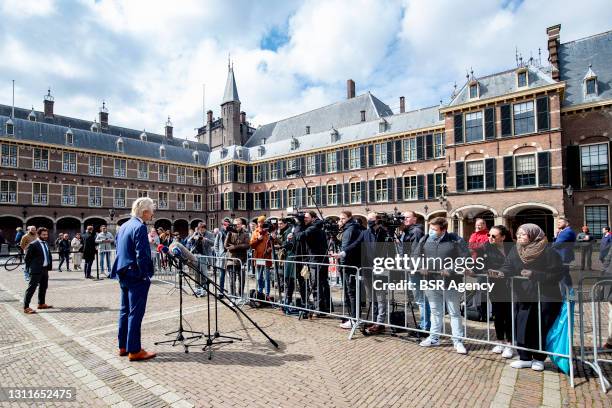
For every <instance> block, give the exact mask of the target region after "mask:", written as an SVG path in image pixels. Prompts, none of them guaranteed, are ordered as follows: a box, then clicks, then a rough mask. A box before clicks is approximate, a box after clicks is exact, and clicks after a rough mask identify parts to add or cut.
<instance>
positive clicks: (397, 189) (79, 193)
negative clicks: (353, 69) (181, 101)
mask: <svg viewBox="0 0 612 408" xmlns="http://www.w3.org/2000/svg"><path fill="white" fill-rule="evenodd" d="M560 28H561V27H560V26H554V27H550V28H548V29H547V36H548V52H549V64H541V63H540V62H539V61H534V60H529V61H520V60H519V61H517V64H516V66H515V67H510V69H508V70H505V71H502V72H496V73H493V74H491V75H486V76H481V77H477V76H475V75H474V74H473V73H471V74H470V75H468V76H467V77H466V78H465V81H464V84H463V85H462V86H461V87H460V88H459V89H455V90H454V91H453V94H452V96H451V100H450V102H449V103H447V104H441V105H439V106H432V107H427V108H422V109H418V110H414V111H411V112H405V109H404V106H405V101H404V98H403V97H401V98H400V111H399V112H398V113H394V112H392V110H391V109H390V108H389V106H388V105H386V104H385V103H384V102H382V101H381V100H380V99H378V98H376V97H375V96H374V95H372V94H371V93H369V92H367V93H365V94H361V95H356V93H355V83H354V82H353V81H352V80H349V81H347V98H346V99H345V100H342V101H339V102H337V103H334V104H331V105H328V106H324V107H321V108H318V109H315V110H313V111H310V112H305V113H302V114H299V115H296V116H293V117H290V118H287V119H283V120H279V121H277V122H274V123H270V124H266V125H263V126H260V127H258V128H257V129H255V128H253V127H251V125H250V124H249V123H248V122H247V121H246V114H244V112H243V111H241V103H240V100H239V98H238V90H237V86H236V79H235V76H234V70H233V67H231V66H230V67H228V78H227V83H226V87H225V93H224V97H223V101H222V104H221V117H220V118H218V119H214V118H213V116H212V112H211V111H209V112H208V118H207V124H206V125H205V126H203V127H202V128H200V129H199V130H198V134H197V136H196V138H197V140H198V143H195V142H186V141H182V140H178V139H176V138H173V137H172V126H171V124H170V123H169V122H168V124H167V126H166V131H165V134H164V135H154V134H149V135H147V136H145V139H146V140H143V137H141V136H140V133H141V132H139V131H135V130H130V129H124V128H119V127H115V126H109V125H108V116H107V115H108V113H107V112H104V109H102V110H101V112H100V120H99V122H100V123H98V122H97V121H94V122H93V123H92V122H87V121H80V120H77V119H72V118H64V117H59V116H55V115H53V113H52V112H51V115H45V114H44V113H41V112H36V111H33V112H31V113H28V112H29V111H27V110H23V109H16V110H15V114H14V115H12V114H11V112H10V108H9V107H7V106H4V107H0V128H1V129H2V131H1V132H3V133H2V135H1V136H0V141H1V142H2V162H1V163H0V164H1V166H2V167H1V168H0V179H1V180H2V190H1V191H0V205H1V206H2V209H3V210H5V211H3V212H4V213H5V214H7V215H10V219H11V220H12V221H11V222H13V224H16V223H19V222H24V221H25V222H26V223H28V222H30V221H31V217H35V216H36V217H45V219H46V220H48V222H51V223H53V226H54V227H55V228H56V229H57V230H62V228H63V227H64V226H63V223H62V222H61V221H62V220H63V219H65V218H64V217H65V213H66V207H74V216H71V217H72V220H73V221H71V222H72V223H73V224H74V225H76V224H77V223H80V224H83V223H84V222H85V223H86V222H88V217H97V218H98V221H100V222H101V221H102V219H104V220H106V222H108V221H110V219H109V213H108V210H109V209H111V208H114V209H115V217H114V218H115V220H118V222H121V221H122V220H124V219H125V217H126V214H127V212H128V210H127V208H125V209H124V208H122V207H121V206H117V205H114V204H117V202H116V201H117V200H119V203H120V204H121V203H123V201H121V200H122V199H123V200H125V201H127V202H128V203H129V201H131V199H133V198H135V197H137V196H138V195H140V194H144V191H145V190H146V191H147V194H149V195H150V196H151V197H153V198H154V199H156V200H158V203H159V204H166V203H167V208H162V209H161V210H160V211H159V212H158V218H159V219H158V221H157V222H158V223H160V222H163V223H165V225H166V226H171V227H174V228H175V229H178V230H186V228H187V225H188V224H189V223H193V222H195V221H196V220H200V219H203V220H207V221H208V222H209V223H210V224H214V225H216V224H217V223H218V222H219V220H220V218H221V217H222V216H225V215H228V214H234V215H239V216H244V217H247V218H252V217H254V216H256V215H259V214H266V215H268V216H281V215H283V214H286V208H287V207H294V208H295V207H298V208H300V209H307V208H308V209H310V208H314V204H315V201H316V203H318V204H319V206H320V208H321V210H322V211H323V213H324V215H325V216H326V217H328V216H338V215H339V212H340V211H341V209H343V208H349V209H351V210H352V211H353V213H355V214H357V215H360V216H363V215H365V214H366V213H367V212H368V211H386V212H391V211H393V210H394V209H397V210H399V211H403V210H406V209H411V210H414V211H416V212H417V213H418V214H419V216H420V217H422V218H423V220H428V219H430V218H432V217H434V216H445V217H447V218H448V219H449V224H450V227H451V229H452V230H453V231H457V232H458V233H460V234H462V235H464V236H467V235H468V234H469V233H470V232H471V231H472V229H473V223H474V219H475V218H476V217H483V218H485V219H486V220H487V221H488V222H489V223H490V224H493V223H502V224H505V225H507V226H509V227H510V228H511V229H512V230H515V229H516V226H517V225H519V224H522V223H525V222H535V223H537V224H539V225H541V226H542V227H544V229H545V230H546V232H547V234H548V235H549V236H552V234H553V230H554V221H555V219H556V218H557V217H559V216H564V215H565V216H568V217H570V219H571V220H572V224H573V225H574V226H575V227H576V226H579V225H581V224H584V223H586V224H588V225H590V226H591V227H593V230H594V231H595V232H599V230H600V229H601V228H600V227H601V226H604V225H607V224H608V223H609V222H610V202H609V200H610V190H611V189H610V168H609V167H610V166H609V163H610V145H609V143H610V135H611V133H610V129H611V128H612V68H611V67H612V32H606V33H601V34H597V35H594V36H592V37H588V38H584V39H580V40H576V41H572V42H569V43H561V41H560ZM47 99H50V96H49V97H48V98H47ZM47 102H49V101H47V100H45V106H46V107H47V106H48V104H47ZM50 102H51V110H52V106H53V105H52V102H53V101H50ZM45 111H46V109H45ZM103 114H106V116H105V117H103ZM11 115H12V116H11ZM103 120H104V123H105V125H104V127H103V126H102V123H103ZM9 121H10V122H12V124H11V125H9ZM11 126H12V128H11ZM95 126H98V127H99V129H94V127H95ZM9 129H10V130H12V132H13V133H10V132H9V131H8V130H9ZM69 133H72V137H73V142H72V144H69V143H68V140H69ZM120 142H121V143H120ZM120 144H121V149H122V150H119V146H120ZM211 147H212V149H211ZM41 148H42V149H46V150H49V153H45V154H48V155H49V156H48V159H47V160H48V161H49V166H50V167H49V170H45V169H40V163H39V164H37V160H38V161H39V162H40V160H41V159H40V153H39V150H40V149H41ZM162 152H163V156H162ZM72 153H74V157H75V161H72V159H71V157H72V156H71V154H72ZM66 156H68V159H66ZM96 156H101V159H100V160H102V167H103V173H102V174H100V175H96V174H94V175H92V174H91V168H92V166H91V163H92V162H91V160H94V164H96V163H97V162H95V160H97V159H91V157H96ZM45 157H47V156H45ZM37 158H38V159H37ZM66 160H67V161H66ZM123 162H125V165H123V164H122V163H123ZM52 163H53V164H52ZM66 163H67V164H66ZM72 163H76V169H77V171H76V172H70V171H68V172H67V171H65V167H64V166H66V165H68V169H69V170H70V169H72V167H70V166H71V164H72ZM142 163H148V164H147V165H146V166H148V167H147V172H148V176H149V178H148V179H142V178H139V177H138V175H139V174H140V171H139V170H140V169H141V167H140V166H143V167H142V170H143V171H144V170H145V167H144V166H145V165H144V164H142ZM122 166H124V167H122ZM118 169H119V172H117V170H118ZM121 169H125V171H122V170H121ZM160 169H161V171H160ZM291 169H300V170H301V172H302V174H303V176H304V181H305V184H304V183H303V182H302V179H301V178H300V177H298V176H295V175H293V176H287V171H288V170H291ZM153 180H154V181H155V182H154V183H151V181H153ZM160 181H161V182H160ZM41 184H46V185H47V186H48V187H41V186H40V185H41ZM65 186H74V191H76V193H75V194H73V195H75V196H76V199H75V200H76V201H74V200H73V201H70V200H68V201H67V202H69V203H70V205H66V204H65V202H66V201H64V197H65V195H64V191H68V192H71V191H73V187H65ZM41 188H42V191H43V193H44V194H47V195H48V197H49V198H48V201H47V202H44V203H41V202H40V197H41V194H43V193H41ZM45 188H48V190H45ZM98 192H99V193H100V194H98ZM7 197H9V198H12V197H16V201H14V202H7V200H6V198H7ZM96 197H100V200H99V201H96V200H97V198H96ZM92 199H93V202H94V204H98V203H101V206H97V205H96V206H94V207H92V206H91V205H90V204H91V203H92V201H91V200H92ZM37 200H38V201H37ZM71 200H72V199H71ZM74 202H76V204H73V203H74ZM71 209H72V208H71ZM79 215H80V217H79ZM4 219H5V221H8V220H9V217H6V216H5V217H4ZM5 224H6V223H5Z"/></svg>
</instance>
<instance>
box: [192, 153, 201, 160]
mask: <svg viewBox="0 0 612 408" xmlns="http://www.w3.org/2000/svg"><path fill="white" fill-rule="evenodd" d="M193 161H194V162H195V163H200V153H198V152H193Z"/></svg>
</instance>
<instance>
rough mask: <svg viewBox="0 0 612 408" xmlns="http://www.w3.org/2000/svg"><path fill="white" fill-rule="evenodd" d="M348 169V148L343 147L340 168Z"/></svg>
mask: <svg viewBox="0 0 612 408" xmlns="http://www.w3.org/2000/svg"><path fill="white" fill-rule="evenodd" d="M348 169H349V150H348V149H344V150H343V151H342V170H344V171H347V170H348Z"/></svg>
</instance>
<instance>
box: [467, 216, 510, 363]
mask: <svg viewBox="0 0 612 408" xmlns="http://www.w3.org/2000/svg"><path fill="white" fill-rule="evenodd" d="M487 238H488V241H487V242H486V243H485V244H484V245H483V246H481V247H480V248H478V249H477V250H476V256H477V257H479V258H481V259H482V262H483V264H484V268H483V271H482V272H483V273H488V275H489V279H490V280H489V282H490V283H493V284H494V285H493V288H492V289H491V292H490V293H489V299H490V300H491V307H492V311H493V316H495V320H494V323H495V334H496V335H497V340H498V341H499V342H500V343H502V344H506V345H507V346H502V345H497V346H495V347H493V350H492V351H493V353H496V354H501V355H502V357H504V358H512V356H513V355H514V350H513V349H512V348H511V347H509V346H510V345H511V344H512V303H510V300H511V298H510V282H509V280H508V278H507V277H506V276H504V274H503V273H502V272H500V271H498V270H499V269H500V268H501V267H502V266H503V265H504V263H505V261H506V256H507V255H508V252H509V251H510V248H511V247H510V245H509V243H510V242H512V238H511V237H510V231H508V229H507V228H506V227H504V226H503V225H496V226H494V227H492V228H491V230H490V231H488V233H487Z"/></svg>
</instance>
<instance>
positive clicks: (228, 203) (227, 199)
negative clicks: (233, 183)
mask: <svg viewBox="0 0 612 408" xmlns="http://www.w3.org/2000/svg"><path fill="white" fill-rule="evenodd" d="M233 206H234V203H232V200H231V196H230V192H229V191H226V192H225V193H223V209H225V210H229V209H233Z"/></svg>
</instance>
